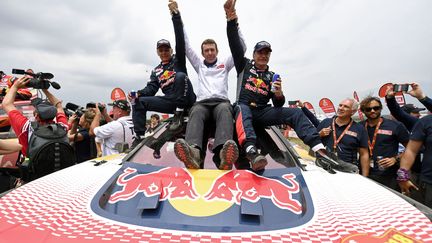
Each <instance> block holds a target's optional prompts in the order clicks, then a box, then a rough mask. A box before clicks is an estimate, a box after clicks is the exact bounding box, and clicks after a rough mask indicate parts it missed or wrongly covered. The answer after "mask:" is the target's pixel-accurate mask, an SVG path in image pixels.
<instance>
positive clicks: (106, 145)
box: [94, 116, 134, 156]
mask: <svg viewBox="0 0 432 243" xmlns="http://www.w3.org/2000/svg"><path fill="white" fill-rule="evenodd" d="M133 127H134V126H133V122H132V118H131V117H130V116H123V117H120V118H119V119H117V120H115V121H111V122H109V123H107V124H105V125H103V126H100V127H96V128H95V129H94V133H95V135H96V141H97V142H99V141H101V142H102V155H103V156H106V155H110V154H118V153H119V151H118V150H117V149H115V145H116V144H117V143H123V142H126V143H128V144H129V147H130V146H131V145H132V139H133Z"/></svg>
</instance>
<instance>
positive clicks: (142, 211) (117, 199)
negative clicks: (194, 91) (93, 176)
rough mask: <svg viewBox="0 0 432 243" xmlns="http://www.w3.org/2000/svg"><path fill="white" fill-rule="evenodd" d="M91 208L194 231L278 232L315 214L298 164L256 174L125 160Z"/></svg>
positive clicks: (110, 215) (122, 218)
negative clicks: (164, 165)
mask: <svg viewBox="0 0 432 243" xmlns="http://www.w3.org/2000/svg"><path fill="white" fill-rule="evenodd" d="M149 205H151V206H149ZM91 209H92V211H93V212H95V213H96V214H98V215H99V216H101V217H105V218H109V219H112V220H115V221H120V222H124V223H129V224H135V225H138V226H145V227H152V228H153V227H154V228H161V229H169V230H186V231H193V232H260V231H269V230H278V229H284V228H287V227H288V228H289V227H296V226H299V225H302V224H305V223H307V222H308V221H309V220H310V219H311V218H312V216H313V214H314V207H313V203H312V199H311V197H310V194H309V191H308V188H307V186H306V183H305V181H304V179H303V177H302V174H301V171H300V169H299V168H286V169H277V170H266V171H265V172H264V173H263V174H262V175H258V174H255V173H254V172H251V171H248V170H231V171H219V170H205V169H202V170H188V169H185V168H174V167H156V166H152V165H142V164H135V163H127V162H126V163H125V164H124V165H123V168H122V169H120V170H119V171H118V172H117V173H116V174H115V175H114V176H113V177H112V178H111V179H110V180H109V181H108V182H107V183H106V184H105V185H104V186H103V187H102V188H101V190H100V191H99V192H98V193H97V195H96V196H95V197H94V199H93V200H92V203H91ZM256 209H259V210H256ZM306 209H307V210H306ZM256 212H258V213H256ZM173 222H175V223H173ZM185 225H187V227H186V228H185Z"/></svg>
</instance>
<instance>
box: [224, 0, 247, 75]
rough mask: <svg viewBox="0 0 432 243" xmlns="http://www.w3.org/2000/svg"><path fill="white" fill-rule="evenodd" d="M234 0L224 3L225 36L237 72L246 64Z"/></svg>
mask: <svg viewBox="0 0 432 243" xmlns="http://www.w3.org/2000/svg"><path fill="white" fill-rule="evenodd" d="M234 6H235V0H227V1H226V2H225V4H224V9H225V13H226V17H227V21H228V22H227V36H228V43H229V46H230V50H231V54H232V57H233V59H234V65H235V67H236V71H237V74H239V73H241V72H242V71H243V68H244V67H245V65H246V58H245V56H244V55H245V48H243V44H244V43H243V44H242V41H241V38H240V34H239V29H238V23H237V20H238V18H237V14H236V11H235V8H234Z"/></svg>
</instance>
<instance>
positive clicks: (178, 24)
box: [168, 0, 187, 73]
mask: <svg viewBox="0 0 432 243" xmlns="http://www.w3.org/2000/svg"><path fill="white" fill-rule="evenodd" d="M168 8H169V9H170V12H171V15H172V18H171V19H172V22H173V25H174V34H175V40H176V47H175V48H176V62H177V68H178V70H176V71H181V72H184V73H187V70H186V51H185V37H184V32H183V22H182V19H181V16H180V12H179V11H178V5H177V2H176V1H174V0H169V3H168Z"/></svg>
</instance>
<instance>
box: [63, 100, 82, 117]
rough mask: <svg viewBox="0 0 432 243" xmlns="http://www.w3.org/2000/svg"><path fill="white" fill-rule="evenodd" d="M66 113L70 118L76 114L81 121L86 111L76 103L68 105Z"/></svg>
mask: <svg viewBox="0 0 432 243" xmlns="http://www.w3.org/2000/svg"><path fill="white" fill-rule="evenodd" d="M64 111H65V114H66V115H67V116H68V117H70V116H72V115H73V114H76V116H77V118H78V119H79V118H81V116H82V115H83V114H84V112H85V111H86V109H85V108H84V107H82V106H79V105H76V104H74V103H66V107H65V109H64Z"/></svg>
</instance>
